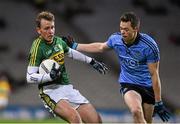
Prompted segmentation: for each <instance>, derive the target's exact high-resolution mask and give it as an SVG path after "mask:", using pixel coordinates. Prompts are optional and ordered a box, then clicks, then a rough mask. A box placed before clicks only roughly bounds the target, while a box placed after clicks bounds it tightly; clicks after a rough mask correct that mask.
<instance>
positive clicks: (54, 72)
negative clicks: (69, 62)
mask: <svg viewBox="0 0 180 124" xmlns="http://www.w3.org/2000/svg"><path fill="white" fill-rule="evenodd" d="M55 66H56V64H55V63H53V66H52V69H51V71H50V77H51V79H52V80H55V79H57V78H58V77H60V74H61V66H59V68H56V67H55Z"/></svg>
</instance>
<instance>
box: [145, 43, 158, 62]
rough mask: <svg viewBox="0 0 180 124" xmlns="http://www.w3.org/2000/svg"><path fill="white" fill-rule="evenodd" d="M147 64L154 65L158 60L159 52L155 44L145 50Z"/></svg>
mask: <svg viewBox="0 0 180 124" xmlns="http://www.w3.org/2000/svg"><path fill="white" fill-rule="evenodd" d="M145 55H146V59H147V63H154V62H157V61H159V60H160V51H159V48H158V46H157V44H152V45H149V47H148V48H147V49H146V50H145Z"/></svg>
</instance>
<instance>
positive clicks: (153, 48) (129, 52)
mask: <svg viewBox="0 0 180 124" xmlns="http://www.w3.org/2000/svg"><path fill="white" fill-rule="evenodd" d="M107 45H108V47H110V48H112V49H114V50H115V52H116V54H117V56H118V59H119V63H120V68H121V71H120V75H119V80H118V81H119V83H131V84H135V85H141V86H145V87H151V86H152V80H151V75H150V72H149V70H148V65H147V64H148V63H154V62H158V61H159V60H160V53H159V49H158V46H157V44H156V42H155V41H154V40H153V39H152V38H151V37H150V36H149V35H147V34H143V33H139V34H138V35H137V38H136V39H135V42H134V43H133V44H131V45H129V46H128V45H126V44H125V43H124V41H123V39H122V36H121V34H120V33H114V34H112V35H111V36H110V37H109V39H108V41H107Z"/></svg>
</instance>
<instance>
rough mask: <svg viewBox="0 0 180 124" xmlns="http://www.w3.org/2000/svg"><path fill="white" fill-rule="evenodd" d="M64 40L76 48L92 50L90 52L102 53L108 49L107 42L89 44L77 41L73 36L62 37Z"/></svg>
mask: <svg viewBox="0 0 180 124" xmlns="http://www.w3.org/2000/svg"><path fill="white" fill-rule="evenodd" d="M62 40H63V41H65V42H66V44H67V45H68V46H69V47H70V48H72V49H75V50H78V51H81V52H90V53H101V52H104V51H106V50H108V49H110V48H109V47H108V46H107V43H106V42H93V43H88V44H82V43H77V42H76V41H75V40H74V39H73V37H72V36H67V37H62Z"/></svg>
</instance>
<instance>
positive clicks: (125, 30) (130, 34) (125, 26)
mask: <svg viewBox="0 0 180 124" xmlns="http://www.w3.org/2000/svg"><path fill="white" fill-rule="evenodd" d="M137 31H138V30H137V28H133V27H132V26H131V22H130V21H128V22H122V21H121V22H120V32H121V35H122V37H123V40H124V41H125V42H126V43H127V44H128V43H129V44H131V43H132V42H133V41H134V40H135V38H136V36H137Z"/></svg>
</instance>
